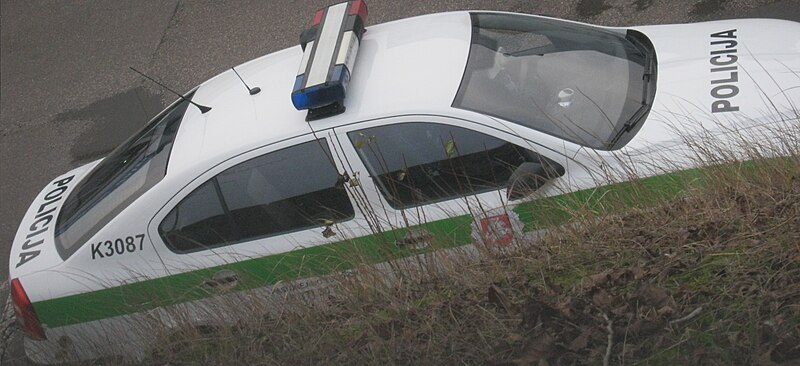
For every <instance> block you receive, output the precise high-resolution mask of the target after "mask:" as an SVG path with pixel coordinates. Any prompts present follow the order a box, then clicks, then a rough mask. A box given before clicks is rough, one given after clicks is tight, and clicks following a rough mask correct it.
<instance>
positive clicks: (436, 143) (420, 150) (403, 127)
mask: <svg viewBox="0 0 800 366" xmlns="http://www.w3.org/2000/svg"><path fill="white" fill-rule="evenodd" d="M348 136H349V138H350V140H351V142H352V143H353V145H354V146H355V147H356V149H357V150H358V154H359V156H360V157H361V159H362V160H363V161H364V164H365V165H366V166H367V170H368V171H369V173H370V175H371V176H372V178H373V179H374V181H375V183H376V185H377V186H378V188H379V189H380V191H381V193H382V194H383V195H384V197H386V200H387V201H388V202H389V204H390V205H391V206H392V207H394V208H404V207H409V206H416V205H420V204H425V203H430V202H437V201H442V200H447V199H452V198H456V197H459V196H464V195H468V194H474V193H480V192H485V191H489V190H495V189H499V188H503V187H505V186H506V184H507V183H508V178H509V176H510V175H511V173H512V172H513V171H514V170H515V169H516V168H517V167H518V166H519V165H520V164H522V163H524V162H538V161H539V156H538V154H536V153H534V152H532V151H529V150H527V149H524V148H521V147H519V146H516V145H514V144H511V143H509V142H507V141H504V140H501V139H498V138H495V137H492V136H489V135H486V134H483V133H480V132H476V131H472V130H468V129H465V128H460V127H455V126H449V125H443V124H435V123H401V124H393V125H386V126H379V127H372V128H367V129H363V130H358V131H353V132H350V133H349V134H348Z"/></svg>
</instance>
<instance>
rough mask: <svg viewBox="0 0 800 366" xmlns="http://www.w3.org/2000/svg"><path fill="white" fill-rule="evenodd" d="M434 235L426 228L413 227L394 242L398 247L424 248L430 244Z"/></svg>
mask: <svg viewBox="0 0 800 366" xmlns="http://www.w3.org/2000/svg"><path fill="white" fill-rule="evenodd" d="M432 239H433V235H431V233H429V232H428V230H425V229H411V230H409V231H408V232H407V233H406V235H405V236H403V237H402V238H400V239H397V240H395V242H394V244H395V245H397V246H398V247H407V248H411V249H422V248H425V247H427V246H428V245H430V243H431V240H432Z"/></svg>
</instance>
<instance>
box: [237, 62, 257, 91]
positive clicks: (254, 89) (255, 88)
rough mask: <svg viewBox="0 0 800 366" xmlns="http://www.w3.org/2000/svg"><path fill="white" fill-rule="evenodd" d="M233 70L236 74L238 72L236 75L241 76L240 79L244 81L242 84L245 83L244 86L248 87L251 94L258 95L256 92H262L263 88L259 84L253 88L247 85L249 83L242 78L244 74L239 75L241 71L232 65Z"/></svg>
mask: <svg viewBox="0 0 800 366" xmlns="http://www.w3.org/2000/svg"><path fill="white" fill-rule="evenodd" d="M231 70H233V73H234V74H236V76H238V77H239V80H241V81H242V84H244V87H245V88H247V91H248V92H250V95H256V94H258V93H260V92H261V88H259V87H257V86H256V87H253V88H251V87H249V86H247V83H245V82H244V79H242V76H241V75H239V72H238V71H236V69H234V68H232V67H231Z"/></svg>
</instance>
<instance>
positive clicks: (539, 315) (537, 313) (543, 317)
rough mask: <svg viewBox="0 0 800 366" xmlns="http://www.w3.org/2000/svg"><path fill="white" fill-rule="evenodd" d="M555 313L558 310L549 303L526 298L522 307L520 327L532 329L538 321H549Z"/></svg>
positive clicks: (556, 313)
mask: <svg viewBox="0 0 800 366" xmlns="http://www.w3.org/2000/svg"><path fill="white" fill-rule="evenodd" d="M557 315H558V312H557V311H556V310H555V309H553V308H552V307H550V305H547V304H545V303H543V302H541V301H538V300H536V299H528V301H527V302H526V303H525V305H524V307H523V309H522V328H523V329H526V330H530V329H533V328H535V327H536V326H537V325H539V324H540V323H547V322H549V321H550V320H551V319H552V318H553V317H555V316H557Z"/></svg>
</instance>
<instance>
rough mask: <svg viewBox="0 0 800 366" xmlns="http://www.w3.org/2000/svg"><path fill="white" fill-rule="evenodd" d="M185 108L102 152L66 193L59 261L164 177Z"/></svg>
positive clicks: (178, 107) (58, 231) (58, 226)
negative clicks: (81, 178) (78, 181)
mask: <svg viewBox="0 0 800 366" xmlns="http://www.w3.org/2000/svg"><path fill="white" fill-rule="evenodd" d="M192 95H193V94H189V95H187V96H186V99H187V100H189V99H191V98H192ZM188 106H189V102H187V101H186V100H184V101H180V102H177V103H175V104H174V105H173V106H172V107H171V108H169V109H167V110H165V111H164V112H162V114H161V115H160V116H158V117H156V118H154V119H153V120H152V121H151V122H150V123H149V124H147V125H146V126H145V127H144V128H143V129H142V130H140V131H139V132H138V133H136V134H135V135H133V136H132V137H131V138H129V139H128V140H127V141H125V142H124V143H123V144H122V145H120V146H119V147H117V148H116V149H115V150H114V151H112V152H111V153H110V154H108V156H106V157H105V158H104V159H103V161H101V162H100V164H98V165H97V166H96V167H95V168H94V169H93V170H92V171H91V172H90V173H89V174H88V175H87V176H86V178H84V179H83V180H82V181H81V182H80V184H78V186H76V187H75V190H73V191H72V193H70V195H69V197H67V199H66V200H65V201H64V206H63V208H62V209H61V212H60V213H59V216H58V221H57V223H56V228H55V238H56V249H57V250H58V254H59V255H60V256H61V258H62V259H67V258H68V257H69V256H70V255H72V254H73V253H75V252H76V251H77V250H78V248H80V247H81V245H82V244H84V243H86V242H87V241H88V240H89V239H91V237H92V236H94V234H96V233H97V231H98V230H100V229H101V228H102V227H103V226H105V225H106V224H107V223H108V222H109V221H110V220H111V219H113V218H114V217H115V216H116V215H117V214H119V213H120V212H121V211H122V210H124V209H125V208H126V207H128V205H129V204H131V202H133V201H134V200H136V199H137V198H139V196H141V195H142V194H144V193H145V192H147V191H148V190H149V189H150V188H152V187H153V186H154V185H156V183H158V182H159V181H161V179H162V178H164V176H165V175H166V174H167V162H168V160H169V154H170V152H171V151H172V144H173V142H174V141H175V136H176V135H177V134H178V127H179V126H180V123H181V120H183V115H184V113H186V109H187V108H188Z"/></svg>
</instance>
